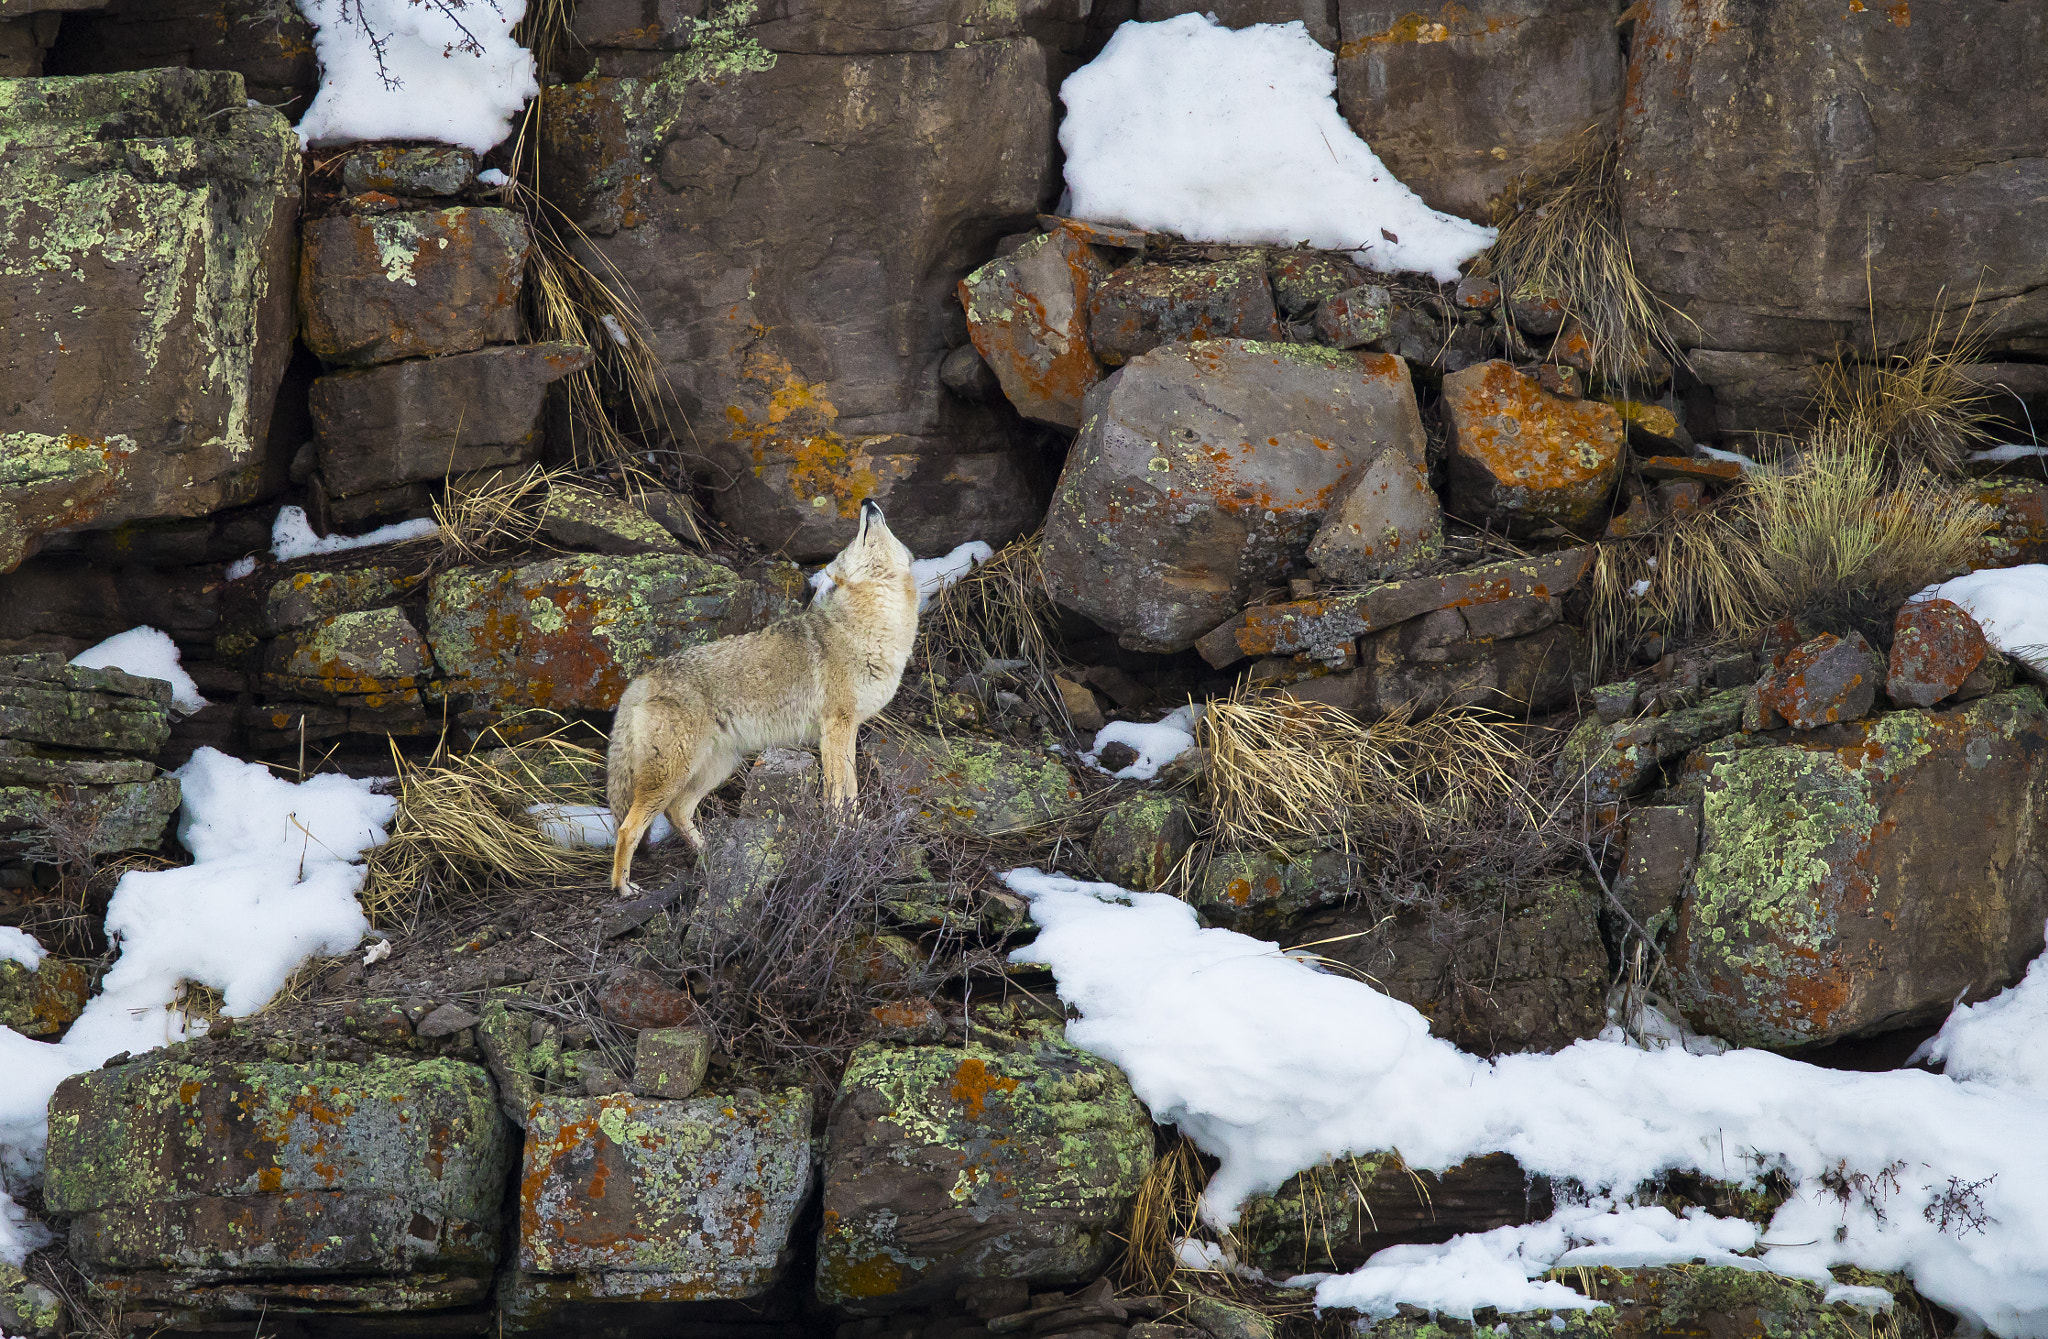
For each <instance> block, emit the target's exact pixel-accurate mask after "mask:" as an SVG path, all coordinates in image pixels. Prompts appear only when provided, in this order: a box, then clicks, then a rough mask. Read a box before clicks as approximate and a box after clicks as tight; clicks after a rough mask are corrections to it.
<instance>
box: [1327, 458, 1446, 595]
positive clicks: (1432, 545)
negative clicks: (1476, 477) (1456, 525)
mask: <svg viewBox="0 0 2048 1339" xmlns="http://www.w3.org/2000/svg"><path fill="white" fill-rule="evenodd" d="M1443 533H1444V512H1443V506H1442V504H1441V503H1439V502H1438V501H1437V496H1436V490H1435V489H1433V488H1431V487H1430V486H1429V476H1428V475H1427V474H1425V473H1424V472H1423V471H1422V470H1420V469H1418V468H1416V465H1415V462H1414V461H1412V460H1410V459H1409V458H1408V455H1407V453H1406V452H1404V451H1397V450H1392V449H1389V450H1386V451H1382V452H1380V453H1379V454H1378V455H1377V456H1375V457H1373V460H1372V463H1371V464H1370V465H1367V466H1366V467H1365V469H1364V470H1363V471H1361V472H1360V473H1358V474H1357V475H1356V476H1355V477H1354V478H1353V479H1351V480H1350V481H1349V482H1348V483H1345V484H1339V485H1338V495H1337V498H1336V501H1335V502H1334V503H1333V504H1332V505H1331V507H1330V510H1329V513H1328V514H1327V515H1325V516H1324V518H1323V524H1322V528H1321V529H1319V530H1317V531H1316V537H1315V538H1314V539H1312V540H1310V541H1309V546H1308V560H1309V561H1310V562H1312V563H1314V564H1315V565H1316V567H1317V569H1318V570H1320V571H1321V572H1322V573H1323V575H1324V576H1325V577H1327V578H1329V579H1330V580H1332V581H1337V582H1342V583H1345V584H1347V585H1365V584H1367V583H1370V582H1375V581H1385V580H1387V579H1389V578H1390V577H1397V576H1400V575H1402V574H1403V573H1406V572H1412V571H1414V570H1415V569H1416V568H1418V567H1420V566H1421V565H1422V564H1424V563H1426V562H1429V561H1431V560H1432V559H1434V558H1436V557H1437V556H1438V555H1439V554H1440V553H1441V552H1442V550H1443Z"/></svg>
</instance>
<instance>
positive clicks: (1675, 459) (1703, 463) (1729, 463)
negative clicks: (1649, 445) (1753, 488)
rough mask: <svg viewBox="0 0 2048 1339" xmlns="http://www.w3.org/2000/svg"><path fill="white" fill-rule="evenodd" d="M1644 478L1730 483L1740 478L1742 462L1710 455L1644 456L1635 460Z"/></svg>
mask: <svg viewBox="0 0 2048 1339" xmlns="http://www.w3.org/2000/svg"><path fill="white" fill-rule="evenodd" d="M1636 468H1638V469H1640V470H1641V471H1642V472H1643V477H1644V478H1645V479H1697V480H1698V481H1699V482H1701V483H1706V484H1732V483H1736V482H1738V481H1740V480H1741V478H1742V462H1741V461H1739V460H1716V459H1714V458H1713V457H1712V456H1697V457H1695V456H1646V457H1644V458H1643V459H1641V460H1639V461H1637V462H1636Z"/></svg>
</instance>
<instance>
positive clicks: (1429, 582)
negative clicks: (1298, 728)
mask: <svg viewBox="0 0 2048 1339" xmlns="http://www.w3.org/2000/svg"><path fill="white" fill-rule="evenodd" d="M1592 561H1593V550H1591V549H1590V548H1574V549H1563V550H1560V551H1559V552H1557V553H1549V554H1543V555H1541V556H1539V557H1535V558H1515V559H1510V560H1508V561H1506V562H1498V563H1486V564H1482V565H1481V566H1478V567H1468V568H1466V569H1465V570H1464V571H1462V572H1449V573H1446V574H1444V575H1443V576H1432V577H1410V578H1408V579H1406V580H1403V581H1389V582H1387V583H1386V584H1384V585H1380V586H1374V587H1372V588H1371V589H1369V590H1364V591H1360V592H1358V593H1356V594H1352V595H1336V596H1330V597H1327V598H1321V599H1313V600H1293V601H1290V602H1288V603H1286V604H1267V605H1258V606H1256V607H1254V608H1251V609H1247V610H1245V611H1244V612H1243V613H1242V614H1239V615H1238V616H1237V617H1236V618H1233V619H1231V620H1230V621H1229V622H1228V623H1225V624H1223V625H1222V626H1220V627H1218V628H1215V629H1214V630H1212V631H1211V632H1209V633H1208V634H1207V635H1205V636H1203V637H1202V638H1201V639H1200V640H1199V641H1197V642H1196V643H1195V649H1196V650H1198V651H1200V652H1201V653H1202V659H1204V660H1206V661H1208V662H1209V663H1210V664H1211V665H1214V666H1215V667H1216V668H1217V669H1222V668H1223V667H1224V666H1226V665H1233V664H1235V663H1237V662H1238V661H1240V660H1242V659H1244V658H1245V657H1246V656H1287V655H1296V654H1299V653H1300V652H1303V651H1319V650H1328V649H1334V648H1339V647H1342V646H1344V645H1345V644H1347V643H1350V642H1354V641H1356V640H1357V639H1358V638H1359V637H1361V636H1363V635H1364V634H1366V633H1368V632H1378V631H1380V630H1381V629H1383V628H1391V627H1393V626H1395V625H1396V624H1399V623H1405V622H1407V621H1408V620H1409V619H1411V618H1420V617H1422V616H1423V615H1424V614H1427V613H1430V612H1432V611H1434V610H1438V609H1466V608H1472V607H1475V606H1479V605H1488V604H1499V603H1502V602H1504V601H1509V600H1525V599H1529V598H1532V597H1533V598H1539V599H1552V598H1561V597H1563V596H1565V595H1568V594H1570V593H1571V591H1572V589H1573V588H1574V587H1576V586H1577V585H1578V584H1579V580H1580V578H1581V577H1583V576H1584V575H1585V574H1586V569H1587V568H1588V567H1589V566H1590V565H1591V564H1592Z"/></svg>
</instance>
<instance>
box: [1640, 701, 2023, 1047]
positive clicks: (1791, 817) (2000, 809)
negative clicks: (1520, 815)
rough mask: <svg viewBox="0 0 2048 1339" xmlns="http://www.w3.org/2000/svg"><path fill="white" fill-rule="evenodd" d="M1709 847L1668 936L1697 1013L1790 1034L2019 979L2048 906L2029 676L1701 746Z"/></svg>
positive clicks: (1740, 1034)
mask: <svg viewBox="0 0 2048 1339" xmlns="http://www.w3.org/2000/svg"><path fill="white" fill-rule="evenodd" d="M1679 794H1681V795H1694V796H1697V797H1698V802H1699V804H1700V815H1701V819H1700V845H1699V855H1698V862H1697V864H1696V866H1695V871H1694V873H1693V875H1692V878H1691V880H1690V882H1689V884H1688V885H1687V888H1686V893H1685V899H1684V902H1683V904H1682V906H1681V907H1680V910H1679V916H1678V924H1677V926H1676V928H1675V930H1674V931H1673V936H1672V940H1671V945H1670V947H1669V949H1668V950H1667V962H1668V963H1669V965H1670V967H1671V969H1672V973H1671V975H1670V977H1669V978H1668V979H1670V980H1671V981H1672V982H1673V987H1672V989H1673V996H1674V999H1675V1000H1676V1002H1677V1003H1678V1004H1679V1006H1680V1007H1681V1008H1682V1009H1683V1010H1684V1012H1685V1013H1686V1015H1687V1017H1688V1018H1689V1019H1690V1020H1691V1022H1692V1023H1693V1025H1694V1026H1695V1027H1697V1028H1699V1029H1701V1030H1702V1031H1706V1032H1711V1033H1713V1034H1715V1035H1717V1036H1720V1037H1724V1038H1726V1039H1728V1040H1729V1041H1732V1042H1735V1043H1737V1044H1739V1045H1745V1046H1795V1045H1800V1044H1802V1043H1812V1042H1826V1041H1834V1040H1840V1039H1842V1038H1845V1037H1851V1036H1857V1035H1869V1034H1874V1033H1878V1032H1883V1031H1888V1030H1891V1029H1895V1028H1901V1027H1909V1026H1912V1025H1913V1024H1916V1023H1924V1022H1933V1021H1938V1020H1939V1019H1941V1018H1942V1017H1943V1016H1944V1015H1946V1014H1947V1013H1948V1011H1949V1008H1950V1006H1951V1005H1952V1004H1953V1003H1954V1002H1955V1000H1956V999H1957V998H1958V997H1959V996H1961V995H1963V994H1964V993H1965V992H1968V993H1969V994H1971V995H1972V996H1973V997H1978V998H1981V997H1982V996H1985V995H1989V994H1991V993H1993V992H1996V991H1997V990H1998V989H1999V988H2000V987H2001V986H2004V985H2006V984H2009V983H2010V982H2012V981H2014V980H2016V979H2017V978H2018V977H2019V975H2020V974H2021V972H2023V971H2024V970H2025V968H2026V965H2027V963H2028V962H2029V961H2030V960H2031V959H2033V957H2034V956H2035V955H2036V954H2038V953H2039V952H2040V951H2041V925H2042V918H2043V916H2044V915H2048V848H2044V837H2048V829H2044V828H2043V827H2042V825H2041V823H2040V815H2041V813H2042V812H2043V805H2044V804H2048V711H2044V709H2043V707H2042V704H2041V696H2040V694H2039V693H2038V692H2037V691H2036V690H2034V689H2032V688H2019V689H2012V690H2008V691H2006V692H2002V693H1998V694H1995V695H1993V696H1991V697H1987V698H1984V699H1982V700H1980V701H1977V702H1972V703H1970V704H1969V705H1968V706H1966V707H1959V708H1952V709H1948V710H1941V711H1924V710H1909V711H1895V712H1888V713H1886V714H1884V715H1882V716H1877V717H1874V718H1872V719H1870V720H1867V721H1862V722H1857V723H1854V724H1850V725H1844V726H1840V727H1837V728H1835V729H1832V730H1828V731H1825V732H1819V733H1815V734H1811V735H1798V734H1795V735H1792V736H1790V737H1789V738H1787V739H1786V740H1785V741H1783V742H1778V743H1761V742H1760V741H1757V740H1755V739H1746V740H1730V741H1727V742H1725V743H1721V744H1717V745H1712V746H1709V747H1707V748H1703V749H1701V750H1699V751H1698V752H1696V753H1694V754H1692V755H1691V757H1690V758H1688V759H1687V761H1686V763H1685V770H1684V772H1683V774H1682V775H1681V780H1680V787H1679Z"/></svg>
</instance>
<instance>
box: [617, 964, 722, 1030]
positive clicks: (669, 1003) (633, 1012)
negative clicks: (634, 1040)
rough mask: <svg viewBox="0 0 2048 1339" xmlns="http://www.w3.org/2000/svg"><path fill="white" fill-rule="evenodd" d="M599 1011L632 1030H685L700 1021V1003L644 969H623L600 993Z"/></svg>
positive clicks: (687, 993) (685, 992)
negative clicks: (698, 1006) (698, 1010)
mask: <svg viewBox="0 0 2048 1339" xmlns="http://www.w3.org/2000/svg"><path fill="white" fill-rule="evenodd" d="M597 1007H598V1009H599V1010H600V1011H601V1012H602V1013H603V1014H604V1016H605V1017H606V1018H609V1019H610V1020H611V1021H612V1022H614V1023H617V1024H618V1025H619V1026H620V1027H628V1028H669V1027H684V1026H687V1025H688V1024H690V1023H692V1022H694V1021H695V1020H696V1017H697V1002H696V1001H695V1000H693V999H691V998H690V995H689V992H687V991H682V990H677V989H676V988H675V987H674V986H672V985H670V984H669V983H668V982H666V981H664V980H663V979H662V978H661V977H659V976H657V975H655V974H654V973H653V972H650V971H648V970H646V969H645V968H642V967H622V968H620V969H619V970H618V971H616V972H613V973H612V974H611V975H610V976H608V977H606V978H605V983H604V984H603V985H602V986H599V987H598V990H597Z"/></svg>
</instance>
